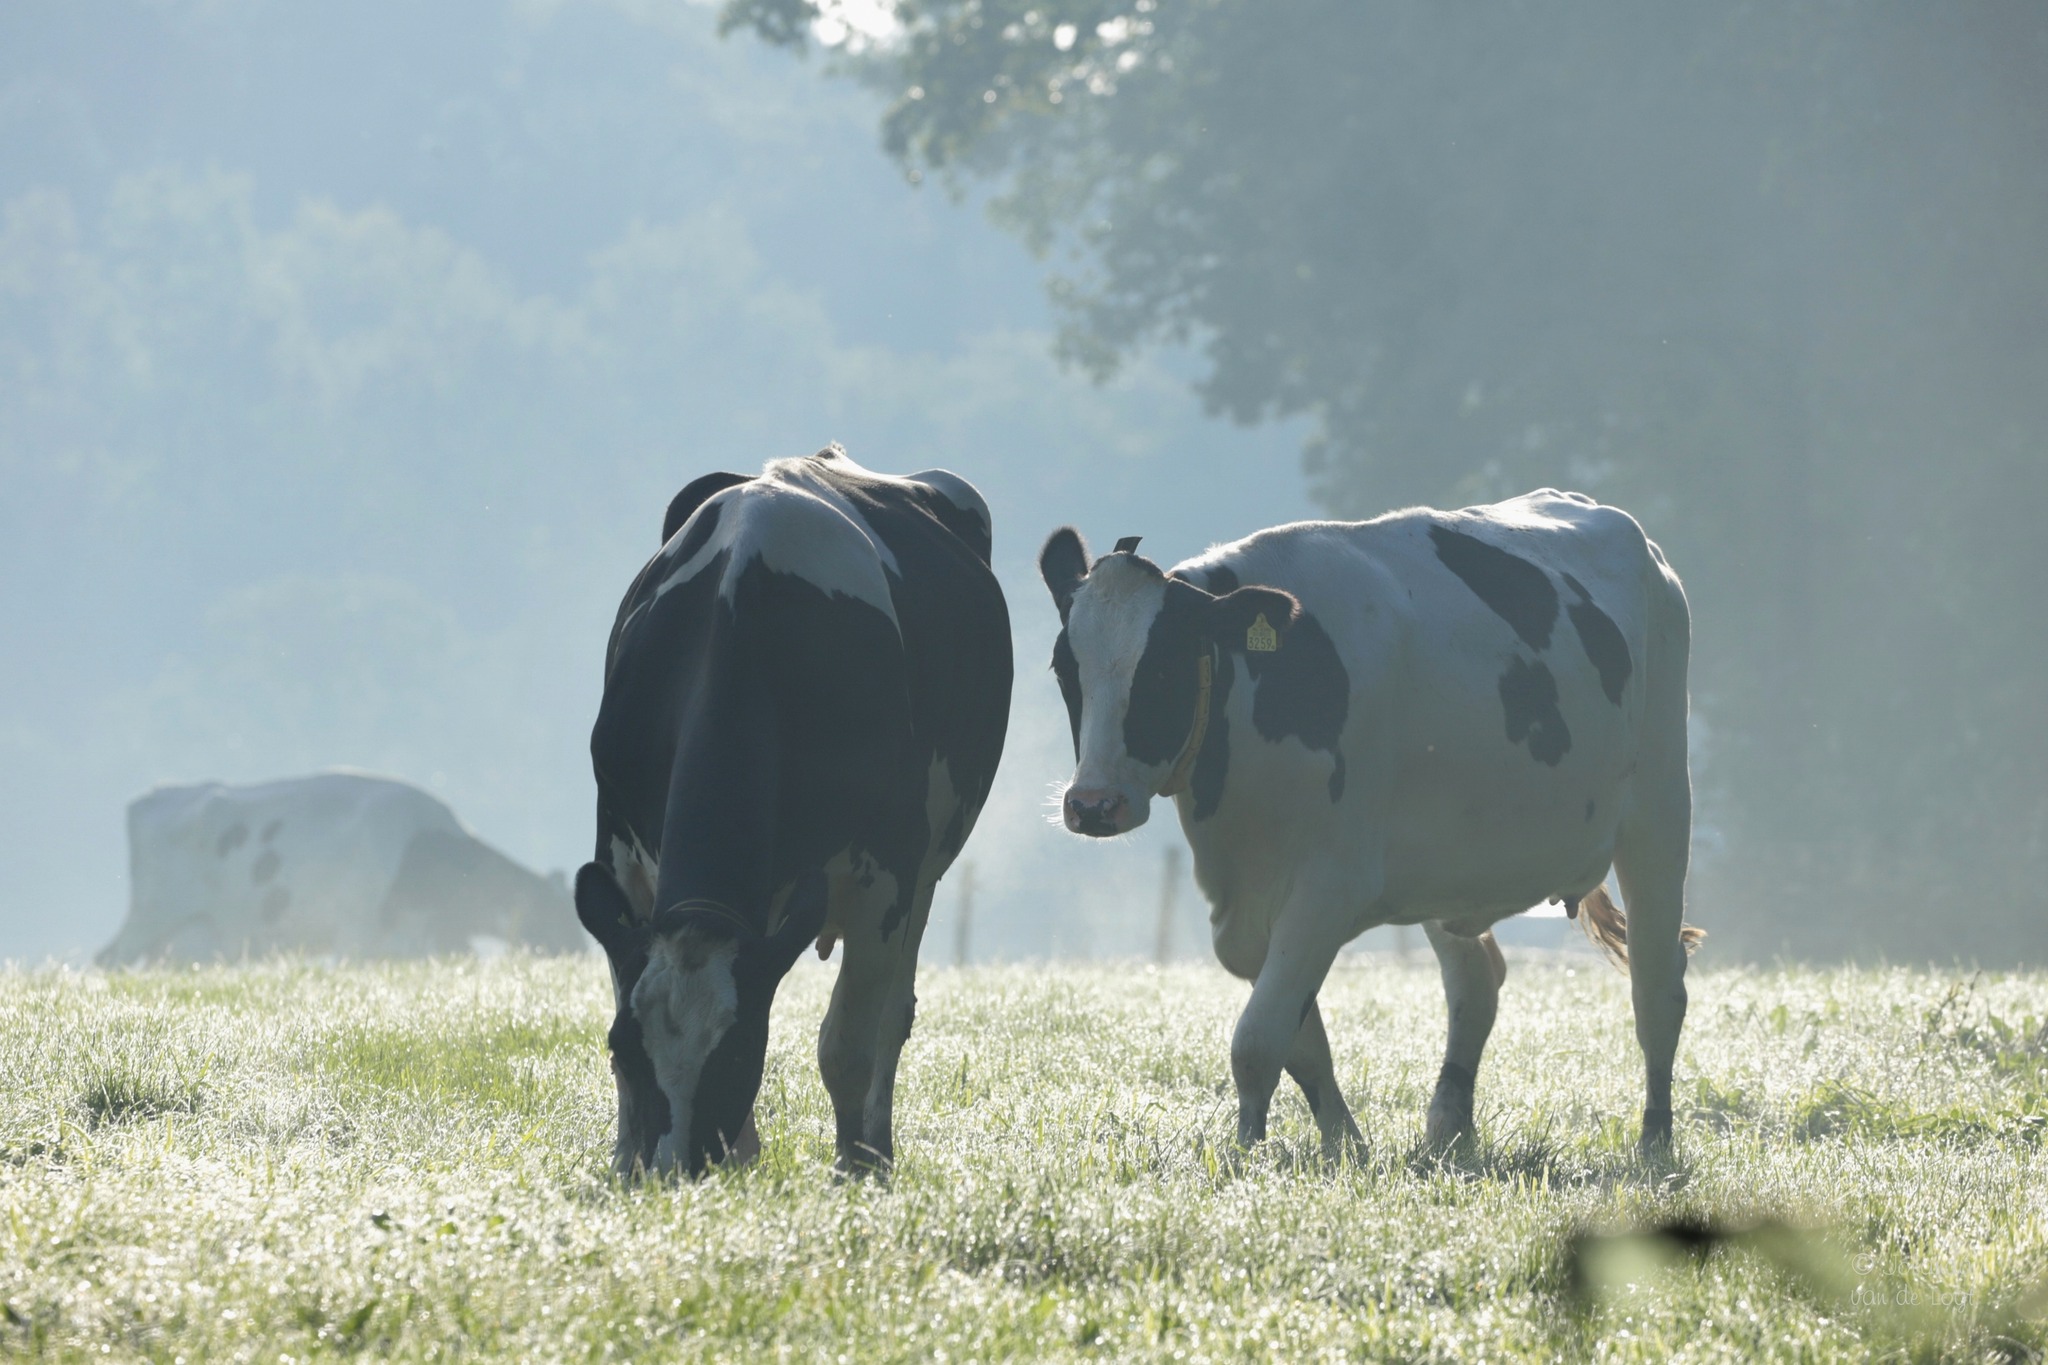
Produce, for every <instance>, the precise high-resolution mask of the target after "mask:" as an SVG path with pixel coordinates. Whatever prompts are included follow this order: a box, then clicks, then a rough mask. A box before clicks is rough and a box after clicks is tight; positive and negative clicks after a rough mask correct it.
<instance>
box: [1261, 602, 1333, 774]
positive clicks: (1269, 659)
mask: <svg viewBox="0 0 2048 1365" xmlns="http://www.w3.org/2000/svg"><path fill="white" fill-rule="evenodd" d="M1244 659H1245V663H1246V665H1247V666H1248V667H1249V668H1250V669H1251V674H1252V678H1253V680H1254V681H1255V682H1257V684H1258V691H1257V692H1256V693H1255V694H1254V695H1253V697H1252V725H1253V727H1254V728H1256V729H1257V730H1258V732H1259V734H1260V735H1261V736H1262V737H1263V738H1265V739H1266V740H1268V741H1270V742H1275V743H1277V742H1278V741H1280V740H1282V739H1285V738H1286V737H1288V736H1289V735H1292V736H1293V737H1294V738H1296V739H1298V740H1300V741H1301V742H1302V744H1303V745H1304V746H1305V747H1307V748H1310V749H1320V750H1322V751H1324V752H1325V753H1328V754H1329V755H1331V756H1332V757H1333V758H1335V759H1336V761H1337V766H1336V769H1335V771H1333V772H1332V773H1331V774H1330V800H1332V801H1339V800H1342V799H1343V796H1344V755H1343V754H1342V753H1341V752H1340V751H1339V750H1338V747H1337V745H1338V740H1339V739H1341V738H1342V737H1343V734H1344V720H1345V717H1346V716H1347V715H1348V714H1349V713H1350V710H1351V674H1350V672H1349V671H1348V670H1347V669H1346V668H1345V667H1344V661H1343V660H1342V659H1340V658H1339V657H1338V656H1337V647H1336V645H1334V644H1332V643H1331V641H1330V636H1329V634H1328V632H1326V631H1325V630H1324V629H1323V627H1322V623H1321V622H1320V621H1318V620H1316V618H1315V617H1314V616H1313V615H1312V614H1310V613H1308V612H1303V613H1302V614H1301V615H1300V616H1299V617H1298V618H1296V620H1295V622H1294V627H1293V629H1291V630H1289V631H1288V632H1287V639H1286V642H1285V643H1284V644H1282V645H1281V646H1280V648H1279V649H1278V650H1277V651H1275V652H1274V653H1271V654H1252V653H1247V654H1245V656H1244Z"/></svg>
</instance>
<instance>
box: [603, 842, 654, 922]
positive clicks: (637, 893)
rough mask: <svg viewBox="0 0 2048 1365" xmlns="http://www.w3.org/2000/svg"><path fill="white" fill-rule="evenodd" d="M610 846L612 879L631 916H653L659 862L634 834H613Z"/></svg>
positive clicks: (643, 917)
mask: <svg viewBox="0 0 2048 1365" xmlns="http://www.w3.org/2000/svg"><path fill="white" fill-rule="evenodd" d="M628 841H630V842H628ZM611 844H612V850H611V851H612V876H613V877H615V878H617V879H618V883H619V889H620V890H621V891H624V892H625V893H626V901H627V903H628V904H630V905H631V906H632V907H633V914H634V915H635V916H637V917H638V918H640V919H643V920H644V919H647V918H649V917H650V916H652V915H653V914H654V888H655V887H656V886H659V885H660V884H661V860H660V859H658V858H656V857H655V856H654V855H653V854H651V853H649V852H648V851H647V849H646V846H645V845H643V844H642V843H641V842H640V836H638V835H637V834H633V833H630V832H629V833H628V834H627V835H626V838H624V839H621V838H619V836H618V835H616V834H614V835H613V836H612V839H611Z"/></svg>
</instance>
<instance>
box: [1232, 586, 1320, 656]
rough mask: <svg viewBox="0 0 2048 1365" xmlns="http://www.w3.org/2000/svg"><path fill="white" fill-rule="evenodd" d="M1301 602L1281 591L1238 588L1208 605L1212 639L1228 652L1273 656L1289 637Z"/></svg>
mask: <svg viewBox="0 0 2048 1365" xmlns="http://www.w3.org/2000/svg"><path fill="white" fill-rule="evenodd" d="M1300 614H1301V603H1300V602H1298V601H1296V600H1295V598H1294V595H1293V594H1292V593H1286V592H1282V591H1280V589H1278V588H1239V589H1237V591H1235V592H1227V593H1225V594H1223V596H1221V597H1218V598H1215V599H1213V600H1212V601H1211V603H1210V606H1209V636H1210V638H1211V639H1213V640H1215V641H1216V642H1217V643H1218V644H1220V645H1222V646H1223V647H1224V648H1225V649H1231V650H1241V651H1243V652H1244V653H1247V654H1271V653H1273V652H1274V651H1275V650H1277V649H1279V648H1280V645H1281V642H1282V641H1284V640H1285V639H1286V638H1287V631H1288V629H1289V628H1290V627H1292V626H1293V625H1294V619H1295V618H1296V617H1297V616H1299V615H1300Z"/></svg>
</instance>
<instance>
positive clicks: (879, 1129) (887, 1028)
mask: <svg viewBox="0 0 2048 1365" xmlns="http://www.w3.org/2000/svg"><path fill="white" fill-rule="evenodd" d="M937 891H938V886H937V885H936V884H933V885H931V886H927V887H923V888H921V889H920V890H919V891H918V893H917V899H916V901H915V902H914V903H913V904H912V906H911V908H910V915H909V917H908V918H907V919H905V921H904V922H903V925H902V927H901V928H900V929H898V930H897V945H896V950H895V968H894V971H893V973H892V974H891V978H890V981H889V986H888V994H887V997H886V999H885V1000H884V1001H883V1003H882V1012H881V1016H880V1021H879V1030H880V1031H879V1034H878V1036H877V1037H876V1040H875V1067H874V1076H873V1079H872V1080H871V1081H869V1083H868V1095H867V1103H866V1106H865V1112H864V1116H863V1125H862V1126H863V1131H864V1134H865V1136H864V1138H863V1147H864V1149H865V1150H866V1151H869V1152H872V1153H874V1155H875V1158H876V1159H877V1160H878V1161H880V1162H881V1163H882V1164H884V1165H887V1164H888V1163H889V1162H892V1161H894V1160H895V1159H896V1137H895V1112H896V1066H897V1063H898V1062H899V1061H900V1060H901V1059H902V1057H903V1046H904V1044H905V1043H907V1042H909V1041H910V1029H911V1025H912V1023H913V1022H914V1021H915V1019H916V1017H917V953H918V948H919V946H920V945H921V944H922V942H923V940H924V927H925V924H926V922H927V921H928V920H929V919H930V917H931V912H932V897H933V895H934V894H935V893H936V892H937Z"/></svg>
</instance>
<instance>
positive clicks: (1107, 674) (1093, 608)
mask: <svg viewBox="0 0 2048 1365" xmlns="http://www.w3.org/2000/svg"><path fill="white" fill-rule="evenodd" d="M1165 602H1166V583H1165V580H1163V579H1162V578H1160V577H1159V576H1157V575H1156V574H1153V573H1149V572H1147V571H1146V570H1145V569H1143V568H1141V567H1140V566H1139V565H1137V564H1136V563H1134V562H1133V561H1131V560H1130V559H1129V558H1127V557H1125V556H1120V555H1111V556H1109V557H1108V558H1106V559H1104V560H1103V561H1102V562H1101V563H1100V564H1098V565H1096V567H1095V569H1094V571H1093V572H1092V573H1090V574H1089V575H1088V577H1086V578H1085V579H1083V580H1082V581H1081V586H1080V587H1079V588H1078V589H1076V590H1075V592H1074V600H1073V602H1072V604H1071V605H1070V606H1069V607H1068V608H1067V644H1068V646H1069V647H1070V648H1072V649H1073V651H1074V659H1075V662H1076V663H1078V664H1079V665H1080V673H1081V761H1080V763H1079V765H1078V766H1077V767H1076V768H1075V770H1074V783H1073V785H1074V786H1076V787H1080V788H1082V789H1083V790H1088V791H1120V792H1122V793H1123V796H1124V799H1125V800H1126V801H1127V802H1129V803H1130V807H1131V813H1132V815H1133V816H1134V817H1136V819H1135V823H1134V825H1133V828H1135V827H1136V825H1137V824H1142V823H1144V819H1145V813H1146V811H1147V809H1148V807H1149V806H1150V803H1151V800H1152V794H1153V792H1154V791H1155V790H1156V789H1157V787H1158V784H1159V781H1160V780H1161V779H1162V778H1163V777H1164V776H1165V773H1166V771H1167V768H1168V766H1169V765H1168V764H1163V763H1162V764H1147V763H1140V762H1138V761H1137V760H1136V759H1134V758H1132V757H1131V755H1130V753H1129V751H1128V750H1127V749H1126V748H1125V746H1124V717H1125V716H1126V715H1127V714H1128V713H1129V712H1130V709H1131V680H1132V678H1133V677H1134V676H1135V675H1136V673H1137V671H1138V661H1139V660H1140V659H1142V658H1143V657H1144V655H1145V644H1146V641H1147V640H1148V639H1149V638H1150V637H1151V634H1152V622H1153V620H1154V619H1155V618H1156V617H1157V616H1158V615H1159V609H1160V608H1161V606H1163V605H1164V604H1165Z"/></svg>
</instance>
